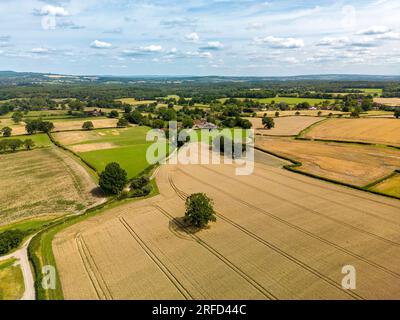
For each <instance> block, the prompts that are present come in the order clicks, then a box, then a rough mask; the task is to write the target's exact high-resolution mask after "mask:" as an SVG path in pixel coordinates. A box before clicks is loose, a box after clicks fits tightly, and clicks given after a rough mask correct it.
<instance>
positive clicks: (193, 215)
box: [185, 193, 217, 228]
mask: <svg viewBox="0 0 400 320" xmlns="http://www.w3.org/2000/svg"><path fill="white" fill-rule="evenodd" d="M185 205H186V212H185V221H186V222H187V223H188V224H189V225H190V226H192V227H196V228H204V227H205V226H207V224H208V223H209V222H210V221H216V220H217V218H216V217H215V211H214V208H213V201H212V200H211V199H210V198H208V197H207V196H206V195H205V194H204V193H193V194H192V195H190V196H189V197H187V198H186V204H185Z"/></svg>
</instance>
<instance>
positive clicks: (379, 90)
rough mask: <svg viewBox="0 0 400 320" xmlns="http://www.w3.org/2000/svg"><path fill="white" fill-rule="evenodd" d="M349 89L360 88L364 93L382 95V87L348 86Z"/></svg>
mask: <svg viewBox="0 0 400 320" xmlns="http://www.w3.org/2000/svg"><path fill="white" fill-rule="evenodd" d="M350 90H360V91H362V92H364V93H365V94H372V95H373V94H375V93H377V94H378V96H379V97H380V96H382V92H383V90H382V88H350Z"/></svg>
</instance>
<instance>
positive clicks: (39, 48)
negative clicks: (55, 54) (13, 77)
mask: <svg viewBox="0 0 400 320" xmlns="http://www.w3.org/2000/svg"><path fill="white" fill-rule="evenodd" d="M49 51H50V50H49V49H47V48H41V47H38V48H33V49H32V50H31V52H32V53H38V54H42V53H48V52H49Z"/></svg>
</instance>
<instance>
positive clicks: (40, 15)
mask: <svg viewBox="0 0 400 320" xmlns="http://www.w3.org/2000/svg"><path fill="white" fill-rule="evenodd" d="M0 13H1V20H0V70H15V71H37V72H52V73H65V74H94V75H100V74H112V75H256V76H280V75H299V74H326V73H362V74H396V75H398V74H400V19H399V17H400V1H399V0H362V1H357V0H353V1H350V0H349V1H344V0H340V1H327V0H322V1H313V0H311V1H294V0H293V1H289V0H280V1H277V0H269V1H262V0H261V1H259V0H169V1H167V0H48V1H39V0H19V1H15V0H1V1H0Z"/></svg>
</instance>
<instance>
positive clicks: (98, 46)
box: [90, 40, 112, 49]
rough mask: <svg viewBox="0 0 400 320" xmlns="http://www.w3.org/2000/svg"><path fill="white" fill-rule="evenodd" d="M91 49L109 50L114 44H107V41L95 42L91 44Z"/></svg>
mask: <svg viewBox="0 0 400 320" xmlns="http://www.w3.org/2000/svg"><path fill="white" fill-rule="evenodd" d="M90 47H92V48H94V49H109V48H111V47H112V44H111V43H109V42H105V41H99V40H94V41H93V42H92V43H91V44H90Z"/></svg>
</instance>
